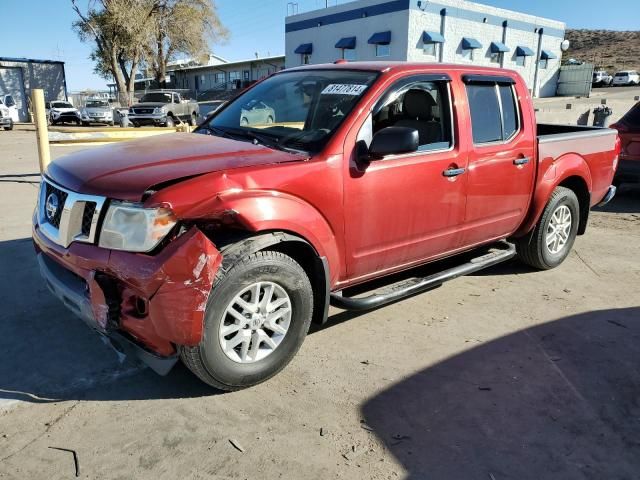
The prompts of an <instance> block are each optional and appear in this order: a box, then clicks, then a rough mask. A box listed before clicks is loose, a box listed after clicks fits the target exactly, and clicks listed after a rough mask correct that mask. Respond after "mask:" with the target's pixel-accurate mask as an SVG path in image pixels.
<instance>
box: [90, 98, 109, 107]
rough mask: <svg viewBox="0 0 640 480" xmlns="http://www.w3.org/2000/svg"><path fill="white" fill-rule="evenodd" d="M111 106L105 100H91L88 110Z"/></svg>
mask: <svg viewBox="0 0 640 480" xmlns="http://www.w3.org/2000/svg"><path fill="white" fill-rule="evenodd" d="M108 106H109V104H108V103H107V102H105V101H104V100H90V101H88V102H87V108H99V107H108Z"/></svg>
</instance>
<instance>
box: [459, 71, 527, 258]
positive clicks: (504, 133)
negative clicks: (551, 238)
mask: <svg viewBox="0 0 640 480" xmlns="http://www.w3.org/2000/svg"><path fill="white" fill-rule="evenodd" d="M463 82H464V84H465V90H466V93H467V101H468V105H469V113H470V121H471V125H470V126H471V139H472V145H470V147H469V159H468V163H469V168H468V175H467V206H466V212H465V227H464V239H463V243H464V245H466V246H471V245H475V244H479V243H483V242H486V241H488V240H491V239H494V238H501V237H506V236H508V235H509V234H511V233H513V232H514V231H515V230H516V229H517V228H518V226H519V225H520V224H521V222H522V220H523V219H524V216H525V214H526V212H527V209H528V206H529V201H530V199H531V194H532V191H533V182H534V174H535V157H534V155H535V136H534V135H533V128H534V126H533V125H532V120H531V116H529V115H523V112H522V109H521V108H520V102H521V100H520V99H523V98H526V96H527V93H526V91H524V89H523V88H522V87H521V88H522V89H521V91H518V88H519V85H518V84H516V83H515V82H514V80H513V79H511V78H510V77H506V76H505V77H499V76H488V75H465V76H463ZM527 111H528V110H525V112H527Z"/></svg>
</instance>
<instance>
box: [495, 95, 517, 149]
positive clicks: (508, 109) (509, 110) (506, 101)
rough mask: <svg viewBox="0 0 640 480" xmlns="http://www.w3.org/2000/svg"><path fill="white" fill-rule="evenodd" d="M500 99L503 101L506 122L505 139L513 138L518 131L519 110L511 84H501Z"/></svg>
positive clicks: (503, 119) (503, 113) (503, 114)
mask: <svg viewBox="0 0 640 480" xmlns="http://www.w3.org/2000/svg"><path fill="white" fill-rule="evenodd" d="M498 88H499V90H500V101H501V102H502V121H503V124H504V135H503V137H504V139H505V140H506V139H507V138H511V137H512V136H513V134H514V133H516V132H517V131H518V110H517V109H516V101H515V98H514V97H513V88H511V85H499V86H498Z"/></svg>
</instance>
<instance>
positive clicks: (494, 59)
mask: <svg viewBox="0 0 640 480" xmlns="http://www.w3.org/2000/svg"><path fill="white" fill-rule="evenodd" d="M502 55H503V53H502V52H495V53H492V54H491V63H500V62H501V61H502Z"/></svg>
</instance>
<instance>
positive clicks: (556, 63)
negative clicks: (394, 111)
mask: <svg viewBox="0 0 640 480" xmlns="http://www.w3.org/2000/svg"><path fill="white" fill-rule="evenodd" d="M564 32H565V24H564V23H562V22H558V21H555V20H549V19H546V18H541V17H536V16H533V15H527V14H524V13H519V12H514V11H511V10H505V9H501V8H494V7H490V6H487V5H482V4H479V3H472V2H468V1H465V0H438V1H437V2H432V1H428V0H357V1H354V2H349V3H345V4H341V5H337V6H334V7H329V8H325V9H321V10H315V11H311V12H306V13H301V14H297V15H292V16H288V17H287V18H286V21H285V52H286V61H285V63H286V66H287V68H289V67H294V66H297V65H301V64H305V63H327V62H333V61H335V60H336V59H339V58H344V59H347V60H350V61H355V60H401V61H410V62H444V63H469V64H473V65H487V66H494V67H496V66H499V67H503V68H508V69H512V70H516V71H517V72H519V73H520V75H522V77H523V78H524V79H525V81H526V82H527V85H528V86H529V89H530V90H531V91H532V93H533V94H534V95H535V96H541V97H546V96H553V95H555V92H556V84H557V77H558V70H559V67H560V58H561V55H562V52H561V49H560V44H561V42H562V41H563V40H564Z"/></svg>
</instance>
